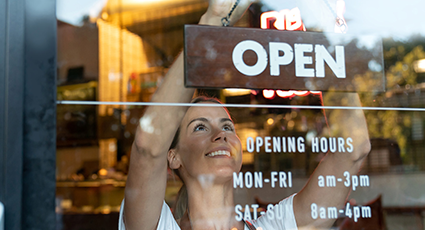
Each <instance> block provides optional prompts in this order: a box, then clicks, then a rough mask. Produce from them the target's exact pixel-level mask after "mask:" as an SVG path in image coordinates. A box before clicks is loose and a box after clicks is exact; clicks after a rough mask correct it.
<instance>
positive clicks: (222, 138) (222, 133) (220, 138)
mask: <svg viewBox="0 0 425 230" xmlns="http://www.w3.org/2000/svg"><path fill="white" fill-rule="evenodd" d="M213 141H214V142H215V141H227V136H226V132H225V131H220V132H218V133H217V134H216V135H215V136H214V138H213Z"/></svg>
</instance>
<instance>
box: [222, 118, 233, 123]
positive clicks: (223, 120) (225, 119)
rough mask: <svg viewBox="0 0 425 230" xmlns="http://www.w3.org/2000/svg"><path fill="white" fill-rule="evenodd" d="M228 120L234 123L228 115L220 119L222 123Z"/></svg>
mask: <svg viewBox="0 0 425 230" xmlns="http://www.w3.org/2000/svg"><path fill="white" fill-rule="evenodd" d="M227 121H230V122H232V123H233V121H232V119H230V118H227V117H226V118H221V119H220V122H221V123H223V122H227Z"/></svg>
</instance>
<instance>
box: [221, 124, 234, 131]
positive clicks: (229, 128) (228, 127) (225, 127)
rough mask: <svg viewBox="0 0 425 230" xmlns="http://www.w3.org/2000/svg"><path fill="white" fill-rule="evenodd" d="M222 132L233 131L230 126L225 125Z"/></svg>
mask: <svg viewBox="0 0 425 230" xmlns="http://www.w3.org/2000/svg"><path fill="white" fill-rule="evenodd" d="M223 130H224V131H233V130H234V129H233V127H232V126H231V125H225V126H223Z"/></svg>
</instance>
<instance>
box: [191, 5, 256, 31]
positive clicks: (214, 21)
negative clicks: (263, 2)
mask: <svg viewBox="0 0 425 230" xmlns="http://www.w3.org/2000/svg"><path fill="white" fill-rule="evenodd" d="M254 1H255V0H239V2H238V0H210V1H209V6H208V10H207V12H206V13H205V14H204V15H203V16H202V18H201V21H200V22H199V24H203V25H215V26H221V25H222V22H221V19H222V18H225V17H227V15H228V14H229V12H230V11H231V10H232V8H233V7H234V5H235V3H236V2H238V3H237V6H236V8H235V9H234V10H233V12H232V14H231V16H230V19H229V25H234V24H235V23H236V22H237V21H238V20H239V19H240V18H241V17H242V15H243V14H244V13H245V11H246V10H247V9H248V7H249V6H250V5H251V3H253V2H254Z"/></svg>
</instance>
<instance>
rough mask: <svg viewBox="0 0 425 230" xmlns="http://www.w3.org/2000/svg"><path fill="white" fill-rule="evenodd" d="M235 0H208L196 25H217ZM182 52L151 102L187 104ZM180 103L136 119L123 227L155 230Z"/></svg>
mask: <svg viewBox="0 0 425 230" xmlns="http://www.w3.org/2000/svg"><path fill="white" fill-rule="evenodd" d="M235 2H236V0H210V5H209V7H208V10H207V12H206V13H205V14H204V15H203V16H202V18H201V20H200V22H199V24H204V25H216V26H221V25H222V22H221V19H222V18H223V17H225V16H226V15H227V14H228V12H230V10H231V8H232V7H233V6H234V4H235ZM250 3H251V0H238V6H237V7H236V8H235V10H234V11H233V13H232V15H231V17H230V24H233V23H234V22H236V21H237V20H238V19H239V18H240V17H241V16H242V15H243V13H244V12H245V11H246V9H247V8H248V7H249V5H250ZM183 59H184V58H183V54H182V53H181V54H180V55H179V56H178V57H177V59H176V61H175V62H174V63H173V65H172V66H171V68H170V70H169V71H168V73H167V74H166V76H165V78H164V81H163V82H162V84H161V86H160V87H159V88H158V90H157V91H156V92H155V94H154V95H153V97H152V102H166V103H187V102H189V101H190V100H191V98H192V96H193V93H194V89H187V88H185V87H184V70H183V66H184V65H183ZM186 110H187V107H182V106H149V107H148V108H147V109H146V111H145V113H144V115H143V117H142V118H141V119H140V122H139V126H138V128H137V131H136V137H135V140H134V143H133V146H132V150H131V156H130V168H129V174H128V179H127V184H126V188H125V205H124V223H125V226H126V229H127V230H131V229H149V230H153V229H156V226H157V224H158V221H159V217H160V214H161V208H162V204H163V200H164V195H165V188H166V182H167V180H166V178H167V152H168V148H169V147H170V145H171V142H172V139H173V136H174V134H175V133H176V131H177V128H178V127H179V125H180V122H181V120H182V119H183V117H184V115H185V113H186Z"/></svg>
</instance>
